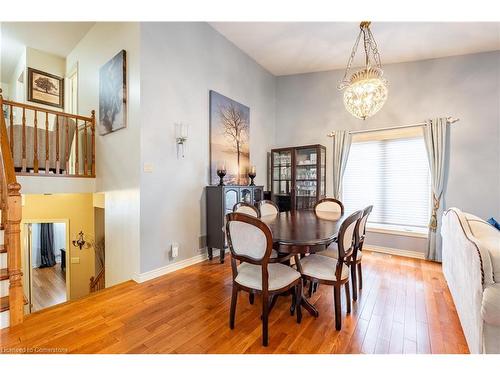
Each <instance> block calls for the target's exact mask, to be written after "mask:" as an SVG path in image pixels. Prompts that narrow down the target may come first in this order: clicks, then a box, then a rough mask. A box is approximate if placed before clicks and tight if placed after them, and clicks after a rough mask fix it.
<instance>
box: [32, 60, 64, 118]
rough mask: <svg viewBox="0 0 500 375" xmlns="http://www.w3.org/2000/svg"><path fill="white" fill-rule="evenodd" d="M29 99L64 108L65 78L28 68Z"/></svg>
mask: <svg viewBox="0 0 500 375" xmlns="http://www.w3.org/2000/svg"><path fill="white" fill-rule="evenodd" d="M28 101H30V102H35V103H40V104H45V105H50V106H52V107H58V108H64V78H61V77H58V76H55V75H53V74H49V73H45V72H42V71H40V70H36V69H33V68H28Z"/></svg>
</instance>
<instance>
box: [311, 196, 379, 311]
mask: <svg viewBox="0 0 500 375" xmlns="http://www.w3.org/2000/svg"><path fill="white" fill-rule="evenodd" d="M372 209H373V206H368V207H365V208H364V209H363V211H362V212H363V214H362V215H361V218H360V219H359V220H358V222H357V223H356V228H355V229H354V247H355V248H354V253H353V254H352V257H351V258H350V259H348V264H349V268H350V270H351V279H352V299H353V301H357V300H358V280H359V289H363V273H362V270H361V260H362V258H363V244H364V242H365V235H366V222H367V221H368V216H369V215H370V213H371V212H372ZM317 254H319V255H323V256H327V257H330V258H334V259H337V257H338V249H337V244H336V243H332V244H330V245H329V246H328V248H327V249H326V250H324V251H320V252H318V253H317ZM356 269H357V272H356Z"/></svg>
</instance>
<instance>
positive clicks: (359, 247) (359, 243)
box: [350, 206, 373, 301]
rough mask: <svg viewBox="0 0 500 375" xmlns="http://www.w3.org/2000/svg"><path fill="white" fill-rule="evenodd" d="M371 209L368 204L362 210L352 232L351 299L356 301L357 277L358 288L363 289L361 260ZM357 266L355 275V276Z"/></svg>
mask: <svg viewBox="0 0 500 375" xmlns="http://www.w3.org/2000/svg"><path fill="white" fill-rule="evenodd" d="M372 210H373V206H368V207H366V208H365V209H364V210H363V215H362V216H361V218H360V219H359V220H358V223H357V225H356V229H355V232H354V237H355V245H356V248H355V249H354V254H353V256H352V260H351V264H350V268H351V277H352V299H353V300H354V301H356V300H357V299H358V279H359V289H363V273H362V270H361V260H362V259H363V244H364V243H365V236H366V223H367V221H368V216H370V214H371V212H372ZM356 268H357V271H358V272H357V277H356Z"/></svg>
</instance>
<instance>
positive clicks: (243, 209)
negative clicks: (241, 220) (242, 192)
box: [233, 202, 260, 217]
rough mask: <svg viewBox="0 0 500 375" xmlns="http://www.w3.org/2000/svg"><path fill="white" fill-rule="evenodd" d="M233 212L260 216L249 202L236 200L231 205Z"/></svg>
mask: <svg viewBox="0 0 500 375" xmlns="http://www.w3.org/2000/svg"><path fill="white" fill-rule="evenodd" d="M233 212H239V213H243V214H247V215H250V216H253V217H260V212H259V210H258V209H257V208H256V207H255V206H254V205H253V204H250V203H246V202H238V203H236V204H235V205H234V206H233Z"/></svg>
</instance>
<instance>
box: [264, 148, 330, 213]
mask: <svg viewBox="0 0 500 375" xmlns="http://www.w3.org/2000/svg"><path fill="white" fill-rule="evenodd" d="M325 175H326V148H325V147H324V146H322V145H309V146H300V147H286V148H279V149H273V150H271V194H272V199H273V200H274V202H275V203H276V204H277V205H278V207H279V208H280V211H290V210H303V209H311V208H313V207H314V204H315V203H316V202H317V201H318V200H319V199H322V198H324V197H325V191H326V178H325Z"/></svg>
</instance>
